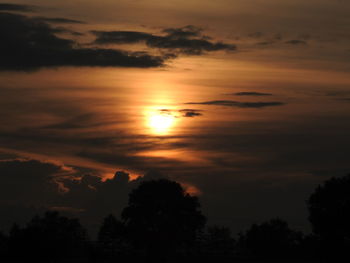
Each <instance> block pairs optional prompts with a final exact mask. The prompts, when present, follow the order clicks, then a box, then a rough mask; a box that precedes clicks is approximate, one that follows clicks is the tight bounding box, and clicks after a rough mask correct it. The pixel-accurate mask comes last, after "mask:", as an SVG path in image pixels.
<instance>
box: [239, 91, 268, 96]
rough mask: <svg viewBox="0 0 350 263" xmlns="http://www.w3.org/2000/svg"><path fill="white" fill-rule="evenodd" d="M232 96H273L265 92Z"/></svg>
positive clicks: (241, 93)
mask: <svg viewBox="0 0 350 263" xmlns="http://www.w3.org/2000/svg"><path fill="white" fill-rule="evenodd" d="M232 95H236V96H271V95H272V94H271V93H263V92H237V93H233V94H232Z"/></svg>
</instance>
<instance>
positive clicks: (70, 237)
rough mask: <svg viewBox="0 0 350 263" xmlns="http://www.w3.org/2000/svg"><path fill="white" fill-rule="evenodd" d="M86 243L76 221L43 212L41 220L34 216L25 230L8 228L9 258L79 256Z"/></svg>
mask: <svg viewBox="0 0 350 263" xmlns="http://www.w3.org/2000/svg"><path fill="white" fill-rule="evenodd" d="M86 240H87V236H86V231H85V229H84V228H83V227H82V226H81V225H80V223H79V220H78V219H69V218H66V217H63V216H60V215H59V214H58V212H46V213H45V215H44V216H43V217H39V216H35V217H34V218H33V219H32V220H31V221H30V222H29V223H28V224H27V226H26V227H25V228H20V227H19V226H18V225H16V224H15V225H14V226H13V227H12V229H11V231H10V237H9V251H10V256H11V255H12V256H13V257H26V258H34V259H36V260H45V261H46V260H55V259H59V258H65V257H73V256H78V255H80V253H81V252H82V250H83V248H84V246H85V242H86ZM19 252H20V253H19Z"/></svg>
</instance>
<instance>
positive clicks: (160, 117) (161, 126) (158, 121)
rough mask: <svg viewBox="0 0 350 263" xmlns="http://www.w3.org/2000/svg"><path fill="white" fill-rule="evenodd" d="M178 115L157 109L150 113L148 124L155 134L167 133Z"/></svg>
mask: <svg viewBox="0 0 350 263" xmlns="http://www.w3.org/2000/svg"><path fill="white" fill-rule="evenodd" d="M175 120H176V117H175V116H174V115H172V114H171V113H168V112H162V111H157V112H153V113H151V114H149V116H148V126H149V127H150V128H151V129H152V132H153V133H155V134H167V133H169V132H170V130H171V128H172V127H173V125H174V123H175Z"/></svg>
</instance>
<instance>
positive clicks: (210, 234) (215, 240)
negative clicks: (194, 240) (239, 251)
mask: <svg viewBox="0 0 350 263" xmlns="http://www.w3.org/2000/svg"><path fill="white" fill-rule="evenodd" d="M204 239H205V240H204V248H205V251H204V253H206V254H210V255H214V256H226V255H228V254H232V253H233V251H234V246H235V240H234V239H233V238H232V237H231V231H230V229H229V228H228V227H223V226H210V227H208V228H207V231H206V235H205V238H204Z"/></svg>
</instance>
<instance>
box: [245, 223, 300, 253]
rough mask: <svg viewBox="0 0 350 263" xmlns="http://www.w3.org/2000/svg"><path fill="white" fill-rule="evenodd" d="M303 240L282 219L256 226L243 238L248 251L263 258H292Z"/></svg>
mask: <svg viewBox="0 0 350 263" xmlns="http://www.w3.org/2000/svg"><path fill="white" fill-rule="evenodd" d="M301 240H302V234H301V233H299V232H296V231H293V230H291V229H290V228H289V227H288V224H287V222H285V221H283V220H281V219H272V220H270V221H268V222H264V223H262V224H260V225H257V224H254V225H252V226H251V228H250V229H249V230H248V231H247V232H246V233H245V235H242V236H241V242H244V246H246V248H247V249H248V251H250V253H252V254H253V255H254V256H257V257H262V258H282V257H284V258H288V257H291V256H293V255H292V254H293V253H294V252H295V251H296V247H297V246H298V245H299V243H300V242H301Z"/></svg>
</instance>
